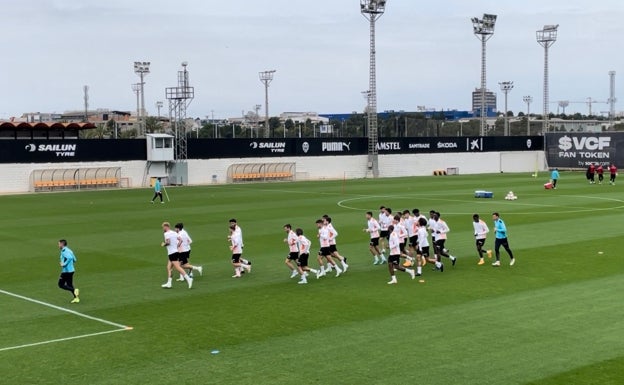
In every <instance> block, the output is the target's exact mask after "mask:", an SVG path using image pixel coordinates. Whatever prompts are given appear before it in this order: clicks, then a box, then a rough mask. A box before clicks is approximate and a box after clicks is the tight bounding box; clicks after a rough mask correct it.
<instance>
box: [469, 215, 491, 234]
mask: <svg viewBox="0 0 624 385" xmlns="http://www.w3.org/2000/svg"><path fill="white" fill-rule="evenodd" d="M472 226H473V227H474V235H475V239H485V238H486V237H487V233H489V232H490V228H489V227H488V225H487V224H486V223H485V222H484V221H483V219H479V222H475V221H472Z"/></svg>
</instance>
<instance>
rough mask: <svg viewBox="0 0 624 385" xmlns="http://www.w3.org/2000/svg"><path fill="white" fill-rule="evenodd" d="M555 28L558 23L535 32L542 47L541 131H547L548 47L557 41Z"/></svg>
mask: <svg viewBox="0 0 624 385" xmlns="http://www.w3.org/2000/svg"><path fill="white" fill-rule="evenodd" d="M557 28H559V24H556V25H545V26H544V28H543V29H541V30H539V31H537V32H536V33H535V36H536V38H537V42H538V43H539V44H540V45H541V46H542V47H544V111H543V118H542V133H546V132H548V113H549V112H548V48H550V46H552V45H553V44H555V41H557Z"/></svg>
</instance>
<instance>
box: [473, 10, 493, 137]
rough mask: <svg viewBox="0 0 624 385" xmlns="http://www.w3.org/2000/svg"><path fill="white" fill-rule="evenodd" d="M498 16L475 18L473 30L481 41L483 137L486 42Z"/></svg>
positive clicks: (481, 117)
mask: <svg viewBox="0 0 624 385" xmlns="http://www.w3.org/2000/svg"><path fill="white" fill-rule="evenodd" d="M496 18H497V16H496V15H492V14H489V13H484V14H483V19H479V18H477V17H473V18H472V19H471V21H472V28H473V32H474V35H475V36H476V37H477V39H479V40H480V41H481V114H480V115H481V116H480V121H481V136H484V135H485V134H486V124H487V116H486V115H487V112H486V103H485V93H486V87H487V83H486V55H485V52H486V50H485V48H486V44H485V43H486V42H487V41H488V40H489V39H490V38H491V37H492V35H494V26H495V25H496Z"/></svg>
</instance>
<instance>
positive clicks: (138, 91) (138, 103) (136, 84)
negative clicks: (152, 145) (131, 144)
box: [132, 83, 141, 135]
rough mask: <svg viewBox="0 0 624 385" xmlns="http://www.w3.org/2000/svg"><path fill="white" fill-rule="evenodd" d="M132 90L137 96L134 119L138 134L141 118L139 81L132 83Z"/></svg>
mask: <svg viewBox="0 0 624 385" xmlns="http://www.w3.org/2000/svg"><path fill="white" fill-rule="evenodd" d="M132 91H133V92H134V93H135V94H136V97H137V101H136V103H137V106H136V121H137V127H138V128H137V135H140V134H141V132H140V130H141V128H140V123H139V122H140V120H141V114H140V112H139V111H140V108H141V107H140V105H141V104H140V100H141V83H134V84H132Z"/></svg>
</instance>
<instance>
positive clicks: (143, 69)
mask: <svg viewBox="0 0 624 385" xmlns="http://www.w3.org/2000/svg"><path fill="white" fill-rule="evenodd" d="M149 68H150V62H148V61H143V62H141V61H135V62H134V73H135V74H137V75H139V78H141V82H140V83H139V84H140V85H141V113H140V116H137V119H139V118H140V120H141V126H143V130H145V127H144V125H145V88H144V86H145V82H144V81H143V78H144V77H145V75H147V74H148V73H149V72H150V69H149ZM140 134H141V133H140V132H139V135H140Z"/></svg>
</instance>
